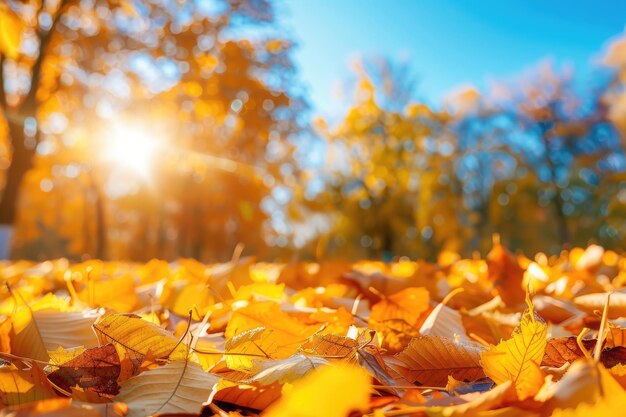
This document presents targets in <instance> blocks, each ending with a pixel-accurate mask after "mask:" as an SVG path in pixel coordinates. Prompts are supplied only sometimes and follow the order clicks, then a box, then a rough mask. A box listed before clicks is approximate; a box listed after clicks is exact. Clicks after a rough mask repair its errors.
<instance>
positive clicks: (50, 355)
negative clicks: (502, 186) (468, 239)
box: [0, 243, 626, 417]
mask: <svg viewBox="0 0 626 417" xmlns="http://www.w3.org/2000/svg"><path fill="white" fill-rule="evenodd" d="M0 273H1V276H2V279H3V281H4V284H5V285H3V287H2V290H1V291H0V352H1V353H0V405H1V406H2V409H1V410H0V416H30V415H33V416H34V415H50V416H52V415H55V416H56V415H59V416H61V415H63V416H65V415H70V416H72V415H76V416H116V415H120V416H121V415H129V416H131V417H133V416H146V415H164V414H196V415H197V414H202V415H205V416H210V415H217V416H232V417H235V416H254V415H259V414H260V415H262V416H271V417H278V416H280V417H288V416H323V417H333V416H337V417H338V416H348V415H350V416H357V415H370V416H376V417H379V416H401V415H418V416H419V415H437V416H456V415H463V416H464V417H466V416H509V415H511V416H518V415H519V416H526V415H531V416H532V415H535V416H550V415H552V416H569V415H571V416H583V415H584V416H585V417H590V416H592V415H595V414H594V413H598V415H602V416H603V417H608V416H621V415H623V412H622V411H623V408H622V407H623V406H626V391H625V390H624V387H625V386H626V318H624V317H626V292H621V290H620V289H621V288H622V287H623V286H624V283H625V282H626V257H623V256H622V255H620V254H618V253H615V252H612V251H605V250H603V249H602V248H601V247H599V246H595V245H594V246H590V247H588V248H586V249H579V248H577V249H573V250H571V251H570V252H564V253H562V254H561V255H560V256H559V257H552V258H548V257H546V256H544V255H542V254H539V255H537V256H536V257H535V258H534V259H529V258H526V257H523V256H520V257H514V256H512V255H511V254H510V253H508V252H507V251H506V250H505V249H504V248H503V247H502V246H500V245H499V244H497V243H496V244H495V245H494V248H493V250H492V251H491V252H490V254H489V255H488V257H487V259H460V258H459V257H458V256H457V255H455V254H453V253H442V254H441V256H440V259H439V262H438V263H437V264H430V263H426V262H421V261H420V262H412V261H399V262H395V263H390V264H383V263H377V262H358V263H355V264H346V263H341V262H326V263H320V264H316V263H297V264H288V265H278V264H262V263H254V262H253V261H252V260H250V259H236V260H233V261H232V262H230V263H226V264H217V265H204V264H200V263H198V262H195V261H191V260H181V261H178V262H174V263H170V264H168V263H166V262H163V261H151V262H148V263H146V264H129V263H119V262H100V261H89V262H85V263H81V264H70V263H68V262H67V261H65V260H57V261H48V262H44V263H39V264H34V263H28V262H14V263H5V264H3V265H2V266H1V268H0ZM600 413H601V414H600Z"/></svg>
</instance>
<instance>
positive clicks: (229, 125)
mask: <svg viewBox="0 0 626 417" xmlns="http://www.w3.org/2000/svg"><path fill="white" fill-rule="evenodd" d="M293 50H294V41H293V40H292V39H290V37H289V36H287V35H285V32H284V30H282V29H281V27H280V25H279V23H278V21H277V18H276V13H275V10H274V8H273V3H272V2H270V1H269V0H221V1H216V2H204V1H170V0H151V1H146V2H139V1H132V0H9V1H7V2H3V3H2V4H0V115H1V117H0V136H1V137H2V138H3V139H4V142H3V143H2V149H1V152H0V168H1V169H2V175H3V181H4V188H3V193H2V198H1V199H0V224H11V225H15V236H14V239H13V254H14V256H15V257H28V258H50V257H59V256H67V257H71V258H75V259H79V258H85V257H99V258H112V259H135V260H146V259H149V258H153V257H159V258H165V259H175V258H178V257H194V258H197V259H201V260H204V261H215V260H226V259H229V258H230V257H231V254H232V253H233V250H234V248H235V247H236V246H237V245H238V244H243V245H245V247H246V248H247V249H246V251H247V252H248V253H251V254H255V255H257V256H259V257H261V258H265V259H276V258H282V259H290V258H292V257H293V256H297V257H303V258H315V257H318V258H320V257H324V258H333V257H334V258H350V259H359V258H378V259H384V260H390V259H392V258H394V257H401V256H409V257H423V258H431V259H432V258H434V257H436V256H437V254H438V253H439V252H441V251H442V250H452V251H456V252H460V253H462V254H463V255H466V256H467V255H470V254H471V253H472V252H474V251H478V252H481V253H483V254H484V253H486V252H487V251H488V250H489V248H490V247H491V238H492V235H493V234H494V233H500V235H501V236H502V241H503V243H504V244H505V245H507V246H508V247H510V248H512V249H514V250H522V251H526V252H528V253H534V252H537V251H544V252H548V253H555V252H558V251H559V250H560V249H561V248H562V247H563V246H569V245H584V244H586V243H587V242H588V241H590V240H594V241H597V242H598V243H600V244H602V245H604V246H605V247H609V248H610V247H619V246H623V244H624V243H625V239H626V223H625V219H626V217H625V216H626V160H625V159H624V144H625V143H626V142H625V141H624V134H626V94H625V84H624V83H625V82H626V40H618V41H616V42H614V43H613V44H612V45H611V46H610V47H609V48H608V50H607V51H606V52H605V53H604V61H603V66H602V67H600V68H597V69H596V74H595V76H594V77H592V80H593V82H591V83H586V84H585V85H581V83H579V82H577V78H576V76H575V74H574V72H573V71H571V70H569V69H567V68H554V66H552V65H550V64H541V65H539V66H538V67H537V68H535V69H534V70H532V71H529V72H528V73H526V74H524V75H523V76H521V77H519V78H518V79H515V80H509V81H508V82H502V83H500V84H498V85H494V86H493V88H492V89H491V90H489V91H477V90H476V89H474V88H472V87H467V88H462V89H460V90H458V91H457V93H456V94H453V95H452V96H451V97H450V98H449V99H448V100H446V101H445V102H443V103H437V104H435V105H433V104H427V103H425V102H424V101H423V100H420V99H419V98H418V97H419V96H418V95H417V93H418V92H419V88H418V87H419V84H418V83H417V81H416V79H415V78H414V77H413V75H412V74H411V73H410V71H409V68H408V66H407V65H405V64H403V63H402V62H399V61H395V60H391V59H387V58H384V57H368V58H366V59H363V60H362V61H359V62H358V63H357V64H356V65H355V68H354V70H355V71H354V73H355V74H354V79H353V81H352V82H351V83H349V84H350V87H351V90H352V94H351V97H352V100H351V102H350V104H349V106H348V108H347V110H346V112H345V114H341V115H336V117H334V118H333V119H331V120H316V121H311V120H310V117H309V112H308V111H307V110H308V108H307V101H306V90H305V89H304V88H303V86H302V85H301V83H300V82H299V81H298V77H297V69H296V68H295V66H294V64H293V60H292V53H293ZM312 149H314V150H312ZM315 154H322V155H323V158H321V159H323V161H321V162H319V161H317V162H316V161H314V159H315Z"/></svg>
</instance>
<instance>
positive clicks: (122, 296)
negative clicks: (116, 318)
mask: <svg viewBox="0 0 626 417" xmlns="http://www.w3.org/2000/svg"><path fill="white" fill-rule="evenodd" d="M90 285H92V286H93V291H92V294H93V305H92V307H106V308H108V309H110V310H114V311H116V312H118V313H128V312H131V311H133V310H134V308H135V306H136V305H137V303H138V302H139V300H138V299H137V295H135V285H134V284H133V282H132V280H131V278H130V277H121V278H115V279H109V280H105V281H94V282H92V283H91V284H90ZM89 293H90V290H88V289H84V290H83V291H81V292H80V293H79V294H78V296H79V298H80V299H81V300H82V301H84V302H87V301H88V300H89ZM186 314H187V313H186V312H185V315H186Z"/></svg>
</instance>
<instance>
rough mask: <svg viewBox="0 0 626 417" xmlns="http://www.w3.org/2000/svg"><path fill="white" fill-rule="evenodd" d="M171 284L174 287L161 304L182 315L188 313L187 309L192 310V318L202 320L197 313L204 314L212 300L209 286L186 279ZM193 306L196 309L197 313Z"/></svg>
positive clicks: (212, 295)
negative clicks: (189, 281)
mask: <svg viewBox="0 0 626 417" xmlns="http://www.w3.org/2000/svg"><path fill="white" fill-rule="evenodd" d="M172 286H174V287H175V288H173V290H172V292H171V293H170V294H169V296H168V297H167V299H166V300H164V302H163V305H164V306H165V307H167V308H169V309H170V310H171V311H173V312H174V313H175V314H178V315H179V316H183V317H185V316H187V314H189V310H192V311H193V318H194V320H202V317H198V313H199V314H200V315H204V314H205V313H206V312H207V310H208V309H209V307H211V306H212V305H213V302H214V294H213V293H212V292H211V290H210V289H209V287H207V286H206V285H204V284H193V283H188V282H187V281H179V282H176V283H174V284H173V285H172ZM194 306H195V307H196V309H197V310H198V312H197V313H196V311H195V309H194V308H193V307H194Z"/></svg>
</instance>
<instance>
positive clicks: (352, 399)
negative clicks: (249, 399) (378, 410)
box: [263, 365, 371, 417]
mask: <svg viewBox="0 0 626 417" xmlns="http://www.w3.org/2000/svg"><path fill="white" fill-rule="evenodd" d="M370 389H371V386H370V377H369V375H368V374H367V372H365V371H364V370H363V369H360V368H356V367H353V366H349V365H334V366H326V367H323V368H322V369H320V370H318V371H315V372H312V373H310V374H309V375H307V376H305V377H304V378H303V379H301V380H300V381H298V382H297V383H296V384H294V386H293V388H292V389H291V390H290V391H288V392H286V393H284V394H283V396H282V397H281V398H280V399H279V400H278V401H277V402H276V403H274V404H272V405H271V406H270V407H269V408H268V409H267V411H266V412H265V413H263V417H291V416H299V417H309V416H311V417H313V416H324V417H346V416H347V415H348V413H350V412H351V411H354V410H365V409H367V408H368V401H369V394H370Z"/></svg>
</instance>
